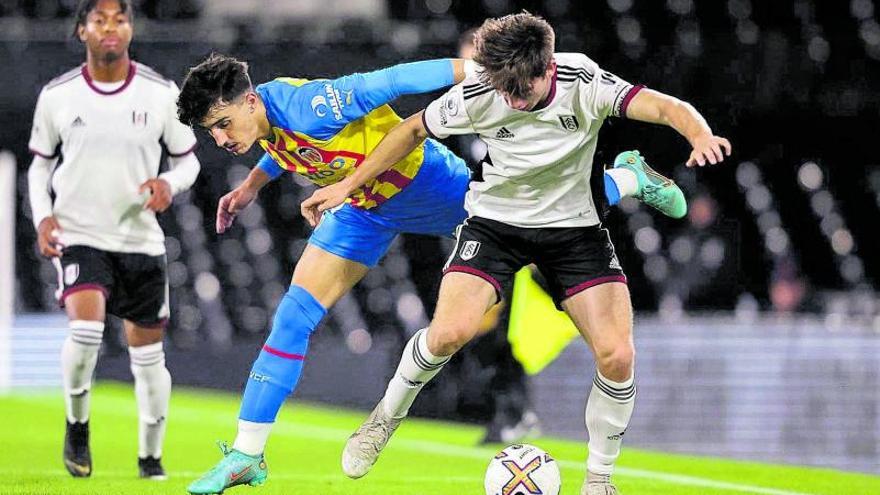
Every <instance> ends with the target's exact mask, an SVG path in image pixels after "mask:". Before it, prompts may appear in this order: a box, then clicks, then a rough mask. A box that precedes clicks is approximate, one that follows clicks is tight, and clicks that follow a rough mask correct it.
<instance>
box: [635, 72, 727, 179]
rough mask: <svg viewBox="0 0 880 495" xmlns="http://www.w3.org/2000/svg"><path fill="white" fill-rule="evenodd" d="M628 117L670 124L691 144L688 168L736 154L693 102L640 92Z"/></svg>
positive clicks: (721, 160) (651, 91) (645, 90)
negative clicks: (710, 125)
mask: <svg viewBox="0 0 880 495" xmlns="http://www.w3.org/2000/svg"><path fill="white" fill-rule="evenodd" d="M626 116H627V118H630V119H633V120H640V121H642V122H651V123H654V124H663V125H668V126H670V127H672V128H673V129H675V130H676V131H678V133H679V134H681V135H682V136H684V137H685V139H687V140H688V142H689V143H690V144H691V147H692V148H693V150H692V151H691V154H690V157H689V158H688V161H687V166H688V167H693V166H694V165H699V166H701V167H702V166H703V165H705V164H706V163H707V162H708V163H711V164H713V165H715V164H716V163H721V162H723V161H724V157H725V156H730V153H731V151H732V149H731V146H730V141H728V140H727V139H725V138H723V137H720V136H716V135H714V134H713V133H712V129H711V128H710V127H709V124H708V123H706V119H704V118H703V116H702V115H700V112H698V111H697V109H696V108H694V107H693V105H691V104H690V103H687V102H685V101H682V100H679V99H678V98H675V97H673V96H669V95H666V94H663V93H660V92H658V91H653V90H650V89H643V90H641V91H639V92H638V93H637V94H636V95H635V97H634V98H633V100H632V101H631V102H630V104H629V106H628V107H627V109H626Z"/></svg>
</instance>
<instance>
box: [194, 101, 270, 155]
mask: <svg viewBox="0 0 880 495" xmlns="http://www.w3.org/2000/svg"><path fill="white" fill-rule="evenodd" d="M255 98H256V95H255V94H254V93H247V94H246V95H244V96H241V97H239V98H238V99H236V100H235V101H233V102H232V103H229V104H220V105H215V106H214V108H212V109H211V111H210V112H208V116H207V117H205V120H204V122H202V126H204V128H205V129H207V131H208V134H210V135H211V137H212V138H214V142H215V143H217V146H219V147H221V148H223V149H225V150H226V151H228V152H230V153H232V154H234V155H243V154H245V153H247V152H248V150H249V149H251V146H253V145H254V143H255V142H256V141H257V139H259V138H260V137H261V136H260V131H259V127H260V126H259V124H258V122H257V117H256V114H255V112H254V103H255Z"/></svg>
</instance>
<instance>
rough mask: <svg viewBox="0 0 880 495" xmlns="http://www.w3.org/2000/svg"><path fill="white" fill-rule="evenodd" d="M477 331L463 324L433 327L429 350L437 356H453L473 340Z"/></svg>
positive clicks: (430, 334) (429, 338)
mask: <svg viewBox="0 0 880 495" xmlns="http://www.w3.org/2000/svg"><path fill="white" fill-rule="evenodd" d="M475 331H476V329H474V328H468V327H467V326H466V325H462V324H445V325H438V326H432V327H431V329H430V331H429V332H428V350H429V351H431V354H433V355H435V356H451V355H453V354H455V353H456V352H458V350H459V349H461V348H462V347H464V345H465V344H467V343H468V342H469V341H470V340H471V338H472V337H473V335H474V332H475Z"/></svg>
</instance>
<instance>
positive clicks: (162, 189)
mask: <svg viewBox="0 0 880 495" xmlns="http://www.w3.org/2000/svg"><path fill="white" fill-rule="evenodd" d="M144 191H150V199H148V200H147V202H146V203H144V209H145V210H152V211H155V212H156V213H162V212H163V211H165V210H167V209H168V207H169V206H171V185H170V184H168V181H167V180H165V179H159V178H155V179H150V180H148V181H146V182H144V183H143V184H141V186H140V187H139V188H138V194H143V193H144Z"/></svg>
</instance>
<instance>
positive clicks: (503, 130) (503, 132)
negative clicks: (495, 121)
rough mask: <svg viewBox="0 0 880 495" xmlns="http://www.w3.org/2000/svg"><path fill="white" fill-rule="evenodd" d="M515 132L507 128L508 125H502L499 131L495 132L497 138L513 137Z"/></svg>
mask: <svg viewBox="0 0 880 495" xmlns="http://www.w3.org/2000/svg"><path fill="white" fill-rule="evenodd" d="M513 138H514V136H513V133H512V132H510V131H509V130H507V127H502V128H501V129H498V132H496V133H495V139H513Z"/></svg>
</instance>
